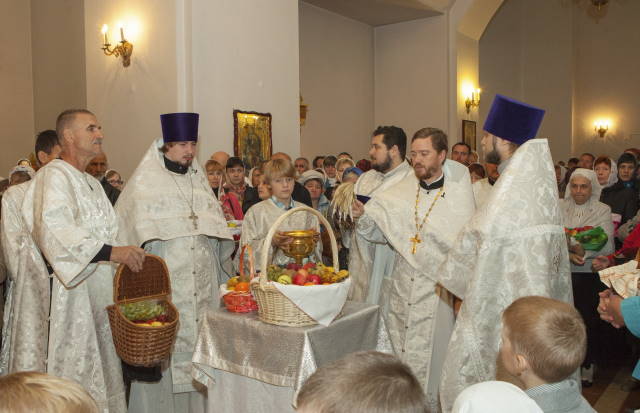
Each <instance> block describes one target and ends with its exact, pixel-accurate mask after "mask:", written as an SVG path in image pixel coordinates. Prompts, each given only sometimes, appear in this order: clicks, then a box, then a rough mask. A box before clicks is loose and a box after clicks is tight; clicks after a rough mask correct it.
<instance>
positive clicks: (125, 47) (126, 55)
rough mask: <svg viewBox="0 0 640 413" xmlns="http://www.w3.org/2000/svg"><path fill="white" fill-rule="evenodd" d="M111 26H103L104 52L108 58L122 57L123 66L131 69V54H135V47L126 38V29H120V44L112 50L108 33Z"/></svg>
mask: <svg viewBox="0 0 640 413" xmlns="http://www.w3.org/2000/svg"><path fill="white" fill-rule="evenodd" d="M108 31H109V26H107V25H106V24H103V25H102V35H103V36H104V43H103V44H102V47H101V49H102V51H103V52H104V54H105V55H107V56H114V57H116V58H118V57H122V66H124V67H129V65H130V64H131V54H132V53H133V45H132V44H131V43H129V42H128V41H127V40H126V39H125V38H124V29H123V28H122V26H121V27H120V44H118V45H117V46H116V47H114V48H113V49H111V43H109V37H108V35H107V32H108Z"/></svg>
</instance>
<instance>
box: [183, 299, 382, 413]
mask: <svg viewBox="0 0 640 413" xmlns="http://www.w3.org/2000/svg"><path fill="white" fill-rule="evenodd" d="M363 350H377V351H382V352H386V353H392V352H393V350H392V347H391V342H390V340H389V336H388V333H387V330H386V327H385V325H384V321H383V319H382V317H380V311H379V307H378V306H377V305H371V304H366V303H357V302H352V301H348V302H347V303H346V304H345V306H344V308H343V310H342V317H340V318H339V319H337V320H335V321H334V322H333V323H332V324H331V325H329V326H327V327H323V326H320V325H315V326H309V327H280V326H275V325H272V324H267V323H263V322H262V321H260V320H259V319H258V315H257V313H250V314H236V313H230V312H228V311H227V310H226V309H224V308H221V309H217V310H213V311H209V312H208V313H207V315H206V317H205V319H204V320H203V324H202V326H201V329H200V333H199V335H198V340H197V342H196V348H195V352H194V356H193V363H194V366H193V377H194V379H195V380H197V381H199V382H200V383H202V384H204V385H205V386H207V388H208V399H209V402H208V403H209V411H210V412H233V413H238V412H252V413H271V412H274V413H275V412H294V410H293V401H294V399H295V397H296V395H297V392H298V390H299V389H300V387H301V386H302V384H303V383H304V382H305V380H306V379H307V378H308V377H309V376H310V375H311V374H312V373H313V372H314V371H315V370H316V369H317V368H318V367H321V366H323V365H325V364H328V363H330V362H332V361H335V360H337V359H340V358H342V357H343V356H344V355H346V354H349V353H353V352H356V351H363Z"/></svg>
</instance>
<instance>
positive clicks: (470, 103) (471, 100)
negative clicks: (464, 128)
mask: <svg viewBox="0 0 640 413" xmlns="http://www.w3.org/2000/svg"><path fill="white" fill-rule="evenodd" d="M480 92H482V91H481V90H480V89H469V90H468V91H467V92H466V93H465V97H464V107H465V108H466V109H467V114H469V111H470V110H471V108H472V107H474V108H477V107H478V106H479V105H480Z"/></svg>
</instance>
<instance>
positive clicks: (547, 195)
mask: <svg viewBox="0 0 640 413" xmlns="http://www.w3.org/2000/svg"><path fill="white" fill-rule="evenodd" d="M439 275H440V278H439V281H440V283H441V284H442V285H443V286H444V287H445V288H447V289H448V290H449V291H451V292H452V293H453V294H455V295H456V296H458V297H459V298H461V299H462V300H463V303H462V307H461V309H460V312H459V313H458V317H457V320H456V325H455V329H454V331H453V334H452V336H451V342H450V344H449V348H448V352H447V357H446V362H445V367H444V370H443V372H442V382H441V389H440V392H441V400H442V405H443V410H444V411H445V412H449V411H451V408H452V407H453V402H454V400H455V398H456V397H457V396H458V394H460V392H461V391H462V390H464V389H465V388H467V387H468V386H470V385H472V384H475V383H478V382H482V381H488V380H494V379H495V374H496V356H497V353H498V347H499V343H500V332H501V315H502V311H503V310H504V309H505V308H506V307H507V306H508V305H509V304H511V303H512V302H513V301H514V300H515V299H517V298H519V297H523V296H528V295H540V296H545V297H551V298H555V299H558V300H561V301H565V302H572V294H571V278H570V272H569V259H568V253H567V246H566V238H565V235H564V229H563V226H562V214H561V212H560V208H559V205H558V188H557V184H556V180H555V171H554V168H553V162H552V160H551V153H550V151H549V145H548V143H547V140H546V139H532V140H530V141H528V142H527V143H525V144H523V145H522V146H521V147H520V148H519V149H518V150H516V152H515V153H514V155H513V157H512V158H511V159H510V161H509V162H508V165H507V167H506V168H505V169H504V171H503V173H502V174H501V175H500V178H499V179H498V181H497V182H496V184H495V185H494V186H493V189H492V190H491V192H490V194H489V197H488V199H487V201H486V204H485V205H484V206H483V207H481V208H479V209H478V210H477V211H476V213H475V214H474V216H473V218H472V219H471V220H470V221H469V222H468V223H467V224H466V225H465V227H464V228H463V230H462V231H461V233H460V235H459V237H458V239H457V240H456V243H455V245H454V247H453V248H452V249H451V251H450V253H449V255H448V257H447V259H446V262H445V264H444V265H443V266H442V268H441V270H440V271H439Z"/></svg>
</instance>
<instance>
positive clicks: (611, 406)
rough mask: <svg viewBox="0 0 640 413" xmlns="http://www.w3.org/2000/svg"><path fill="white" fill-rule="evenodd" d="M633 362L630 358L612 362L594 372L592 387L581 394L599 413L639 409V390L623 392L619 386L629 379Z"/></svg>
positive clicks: (584, 389) (617, 412) (622, 412)
mask: <svg viewBox="0 0 640 413" xmlns="http://www.w3.org/2000/svg"><path fill="white" fill-rule="evenodd" d="M634 364H635V361H634V360H633V359H632V358H631V357H624V358H621V359H618V360H614V361H612V362H611V363H609V364H608V365H607V366H604V367H602V368H600V369H598V370H596V375H595V377H594V382H593V386H591V387H587V388H583V389H582V394H583V395H584V397H585V398H586V399H587V400H588V401H589V403H591V405H592V406H593V408H594V409H595V410H596V411H598V412H599V413H624V412H625V409H628V408H635V409H640V389H636V390H633V391H631V392H626V391H623V390H622V389H621V388H620V385H621V384H623V383H624V382H625V381H627V380H628V379H629V377H630V376H631V370H632V369H633V366H634Z"/></svg>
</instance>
